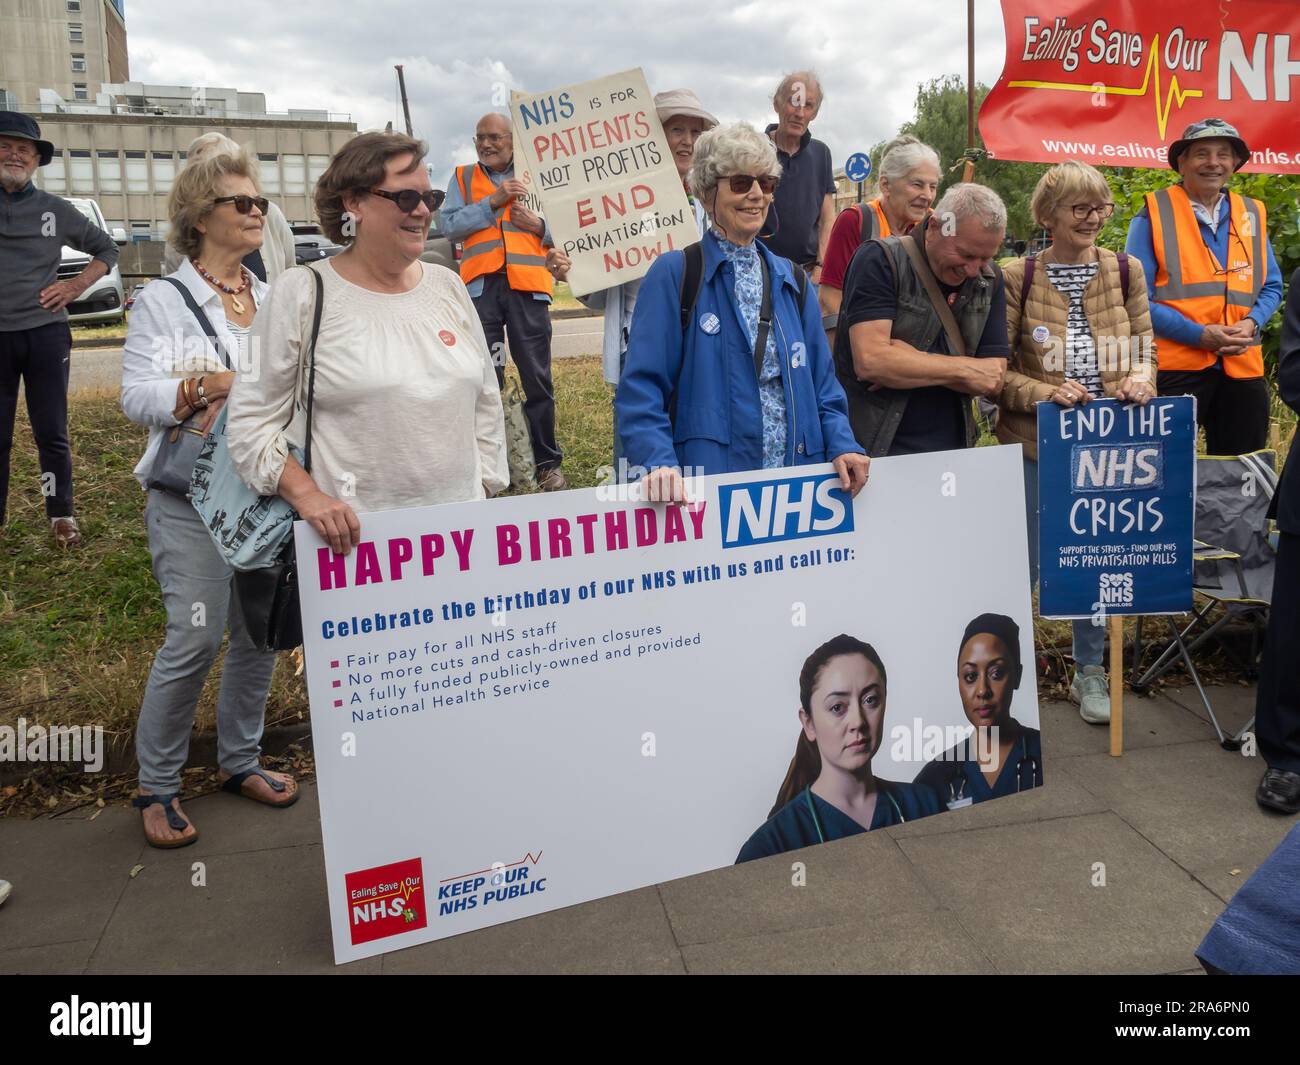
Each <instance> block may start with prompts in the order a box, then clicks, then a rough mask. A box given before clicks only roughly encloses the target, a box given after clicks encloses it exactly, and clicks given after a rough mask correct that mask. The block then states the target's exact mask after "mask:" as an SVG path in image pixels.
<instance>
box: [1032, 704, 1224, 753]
mask: <svg viewBox="0 0 1300 1065" xmlns="http://www.w3.org/2000/svg"><path fill="white" fill-rule="evenodd" d="M1039 718H1040V723H1041V726H1042V733H1043V764H1044V765H1046V766H1049V767H1050V766H1051V765H1052V761H1053V759H1056V758H1073V757H1076V756H1078V755H1083V754H1106V753H1109V751H1110V726H1109V725H1090V724H1088V722H1086V721H1084V720H1083V718H1081V717H1080V716H1079V708H1078V707H1077V706H1075V705H1074V703H1069V702H1049V703H1043V704H1042V706H1040V707H1039ZM1213 738H1214V730H1213V729H1211V728H1210V727H1209V725H1208V724H1207V723H1206V722H1205V721H1204V720H1202V719H1201V718H1198V717H1197V716H1196V715H1195V714H1192V713H1190V712H1188V711H1187V710H1186V709H1185V708H1184V707H1182V706H1180V705H1179V704H1178V703H1176V702H1173V701H1172V700H1170V699H1166V698H1163V697H1161V696H1160V695H1152V696H1142V695H1135V694H1134V693H1133V692H1125V693H1124V748H1125V750H1130V749H1131V750H1140V749H1142V748H1146V747H1166V746H1169V745H1170V744H1175V743H1192V742H1196V741H1198V740H1208V739H1213Z"/></svg>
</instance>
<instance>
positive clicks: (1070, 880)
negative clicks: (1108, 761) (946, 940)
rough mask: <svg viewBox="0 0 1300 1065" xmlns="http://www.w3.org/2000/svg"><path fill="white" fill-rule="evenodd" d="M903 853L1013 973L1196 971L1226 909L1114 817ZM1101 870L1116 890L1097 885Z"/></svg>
mask: <svg viewBox="0 0 1300 1065" xmlns="http://www.w3.org/2000/svg"><path fill="white" fill-rule="evenodd" d="M1174 749H1177V748H1174ZM1168 750H1169V749H1168V748H1166V749H1165V752H1166V753H1167V751H1168ZM898 845H899V847H901V848H902V850H903V853H904V854H906V855H907V857H908V858H909V860H910V861H911V862H912V864H913V865H914V866H915V868H916V869H917V872H918V873H919V875H920V876H921V877H922V878H923V879H924V880H925V881H926V882H927V883H928V884H929V885H930V887H931V888H932V889H933V890H934V892H935V894H936V895H937V896H938V898H939V899H940V901H941V903H942V904H943V905H945V906H946V907H947V908H949V909H950V910H951V911H952V912H953V914H954V915H955V917H956V918H957V919H958V920H959V921H960V922H961V926H962V927H963V928H964V929H965V930H966V932H967V933H968V934H969V935H970V937H971V939H972V940H973V941H974V943H975V944H976V945H977V946H978V948H979V950H980V951H981V952H982V953H983V954H984V955H985V956H986V957H988V958H989V959H990V960H991V961H992V963H993V965H994V966H995V967H996V969H997V971H999V972H1002V973H1103V974H1104V973H1168V972H1175V971H1179V970H1183V969H1188V968H1190V967H1191V966H1192V965H1194V964H1195V958H1194V956H1193V952H1194V951H1195V949H1196V946H1197V945H1198V944H1199V943H1200V941H1201V939H1202V938H1203V937H1204V935H1205V933H1206V932H1207V931H1208V930H1209V928H1210V925H1211V924H1213V923H1214V921H1215V919H1216V918H1217V917H1218V916H1219V913H1220V912H1221V911H1222V909H1223V906H1222V903H1221V902H1220V900H1219V899H1218V898H1216V897H1215V896H1214V895H1213V894H1212V893H1211V892H1210V891H1208V890H1207V889H1206V888H1205V887H1203V886H1202V885H1201V884H1199V883H1197V882H1196V881H1195V880H1193V879H1192V878H1191V877H1190V876H1188V874H1187V873H1186V872H1185V871H1183V870H1182V869H1180V868H1178V866H1177V865H1175V864H1174V863H1173V862H1171V861H1170V860H1169V859H1168V858H1166V857H1165V856H1164V855H1163V854H1161V853H1160V851H1158V850H1157V849H1156V848H1155V847H1153V846H1152V845H1151V844H1150V843H1148V842H1147V841H1146V840H1145V839H1143V838H1142V836H1141V835H1140V834H1139V833H1138V832H1136V831H1134V829H1133V828H1131V827H1130V826H1129V825H1128V824H1126V823H1125V822H1124V821H1123V820H1122V819H1121V818H1119V817H1118V816H1116V815H1115V814H1113V813H1101V814H1086V815H1083V816H1080V817H1070V818H1060V819H1058V820H1055V821H1047V822H1042V823H1037V824H1021V825H1005V826H998V827H993V828H984V829H975V830H973V831H969V832H961V833H952V834H944V835H939V836H924V837H917V838H911V839H900V840H898ZM1098 862H1100V863H1103V864H1104V867H1105V877H1106V883H1105V886H1094V883H1093V882H1094V879H1095V876H1096V871H1097V870H1096V866H1095V863H1098Z"/></svg>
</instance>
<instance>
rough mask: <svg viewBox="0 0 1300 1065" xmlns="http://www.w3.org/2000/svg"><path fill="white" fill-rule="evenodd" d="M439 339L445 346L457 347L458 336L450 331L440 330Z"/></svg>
mask: <svg viewBox="0 0 1300 1065" xmlns="http://www.w3.org/2000/svg"><path fill="white" fill-rule="evenodd" d="M438 339H439V340H441V341H442V342H443V343H444V344H446V345H447V347H449V348H452V347H455V346H456V334H455V333H453V332H452V331H451V330H450V329H439V330H438Z"/></svg>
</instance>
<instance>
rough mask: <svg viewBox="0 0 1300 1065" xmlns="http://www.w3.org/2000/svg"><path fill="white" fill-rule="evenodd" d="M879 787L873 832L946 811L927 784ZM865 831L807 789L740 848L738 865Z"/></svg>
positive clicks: (879, 784) (881, 782)
mask: <svg viewBox="0 0 1300 1065" xmlns="http://www.w3.org/2000/svg"><path fill="white" fill-rule="evenodd" d="M876 787H877V788H878V789H879V794H878V795H877V796H876V811H875V813H874V814H872V815H871V828H872V829H877V828H887V827H888V826H889V825H898V824H902V823H903V822H904V821H915V820H916V819H917V818H918V817H929V816H930V815H931V814H937V813H939V811H941V810H942V809H943V805H942V804H941V803H940V802H939V799H938V797H937V796H936V795H935V793H934V792H933V791H931V790H930V788H929V787H927V786H926V785H924V784H905V783H901V782H899V781H894V780H881V779H880V778H879V777H877V778H876ZM819 829H820V831H818V830H819ZM866 831H868V830H867V829H865V828H863V827H862V826H861V825H860V824H858V823H857V822H856V821H855V820H853V818H851V817H850V816H849V815H848V814H846V813H844V812H843V811H842V810H840V809H839V808H838V807H835V806H832V805H831V804H830V803H828V802H827V801H826V800H825V799H822V798H819V797H818V796H816V795H814V794H813V793H812V788H810V787H809V788H804V789H803V791H801V792H800V793H799V794H798V795H796V796H795V797H794V798H793V799H791V800H790V801H789V802H788V803H786V804H785V805H784V806H783V807H781V809H779V810H778V811H777V812H776V813H774V814H773V815H772V816H771V817H770V818H768V820H767V822H766V823H765V824H764V825H763V826H762V827H761V828H759V829H758V831H757V832H755V833H754V834H753V835H752V836H750V837H749V841H748V842H747V843H746V844H745V845H744V846H743V847H741V848H740V854H739V855H737V857H736V864H737V865H739V864H740V863H741V862H752V861H753V860H754V859H755V858H766V857H767V856H768V855H769V854H784V853H785V852H786V851H793V850H798V849H799V848H800V847H811V846H812V845H813V844H815V843H829V842H830V841H831V840H833V839H843V838H844V837H845V836H856V835H858V833H860V832H866Z"/></svg>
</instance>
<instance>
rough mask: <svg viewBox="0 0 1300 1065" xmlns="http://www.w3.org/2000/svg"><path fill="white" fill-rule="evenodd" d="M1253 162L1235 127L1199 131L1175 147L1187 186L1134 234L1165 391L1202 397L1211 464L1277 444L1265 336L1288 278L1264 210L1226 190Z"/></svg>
mask: <svg viewBox="0 0 1300 1065" xmlns="http://www.w3.org/2000/svg"><path fill="white" fill-rule="evenodd" d="M1249 159H1250V149H1249V148H1248V147H1247V146H1246V142H1245V141H1244V140H1242V138H1241V136H1240V135H1239V134H1238V133H1237V130H1236V129H1235V128H1234V127H1233V126H1230V125H1229V124H1228V123H1227V122H1224V121H1223V120H1222V119H1219V118H1207V119H1205V120H1204V121H1201V122H1193V123H1192V124H1191V125H1190V126H1188V127H1187V129H1186V130H1184V131H1183V135H1182V137H1181V138H1180V139H1179V140H1176V141H1174V143H1173V144H1172V145H1170V147H1169V165H1170V166H1171V167H1172V168H1173V169H1175V170H1177V171H1178V173H1179V174H1180V175H1181V176H1182V181H1181V182H1180V183H1179V184H1177V185H1171V186H1170V187H1169V188H1166V189H1160V190H1159V191H1157V192H1151V193H1147V197H1146V204H1145V205H1144V206H1143V207H1142V209H1141V210H1140V211H1139V212H1138V213H1137V214H1136V215H1134V216H1133V221H1132V222H1131V223H1130V224H1129V231H1128V242H1127V248H1128V253H1129V254H1130V255H1134V256H1137V258H1139V259H1140V260H1141V261H1142V266H1143V269H1144V271H1145V273H1146V277H1147V279H1148V283H1149V284H1150V286H1151V324H1152V326H1153V327H1154V330H1155V334H1156V353H1157V356H1158V358H1159V360H1160V369H1159V372H1158V374H1157V387H1158V388H1159V391H1160V394H1161V395H1162V396H1166V395H1193V396H1195V397H1196V420H1197V421H1198V422H1200V423H1201V425H1202V427H1203V428H1204V429H1205V443H1206V450H1207V451H1208V452H1209V454H1211V455H1243V454H1246V453H1247V452H1250V451H1258V450H1259V449H1260V448H1262V447H1264V446H1265V445H1266V444H1267V442H1268V414H1269V392H1268V380H1267V379H1266V378H1265V376H1264V351H1263V348H1262V347H1261V345H1260V337H1261V334H1262V333H1263V331H1264V326H1266V325H1267V324H1268V320H1269V319H1270V318H1272V317H1273V314H1274V312H1275V311H1276V310H1277V308H1278V306H1279V305H1280V304H1281V302H1282V275H1281V272H1280V271H1279V270H1278V265H1277V260H1276V259H1275V258H1274V257H1273V248H1272V245H1271V244H1270V243H1269V239H1268V229H1267V225H1268V218H1267V216H1266V214H1265V210H1264V205H1263V204H1262V203H1260V202H1259V201H1258V200H1253V199H1251V198H1249V197H1247V196H1241V195H1238V194H1237V193H1235V192H1231V191H1228V190H1227V189H1225V188H1224V186H1225V185H1227V183H1228V179H1229V178H1231V177H1232V175H1233V174H1234V173H1235V172H1236V171H1238V170H1240V169H1241V167H1243V166H1244V165H1245V164H1246V163H1247V162H1248V161H1249Z"/></svg>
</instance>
